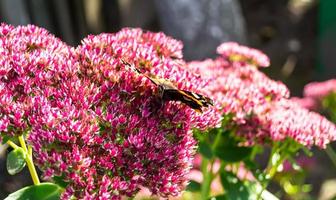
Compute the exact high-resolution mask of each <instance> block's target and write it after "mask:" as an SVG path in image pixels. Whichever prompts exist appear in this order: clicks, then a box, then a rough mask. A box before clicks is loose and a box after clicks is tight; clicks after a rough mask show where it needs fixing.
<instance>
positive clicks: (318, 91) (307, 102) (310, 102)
mask: <svg viewBox="0 0 336 200" xmlns="http://www.w3.org/2000/svg"><path fill="white" fill-rule="evenodd" d="M332 93H336V79H330V80H327V81H323V82H312V83H309V84H307V85H306V86H305V87H304V90H303V98H297V97H294V98H292V99H293V100H294V101H296V102H297V103H299V104H300V105H301V106H302V107H304V108H307V109H312V110H319V109H320V108H321V102H322V100H323V99H324V98H325V97H327V96H328V95H330V94H332Z"/></svg>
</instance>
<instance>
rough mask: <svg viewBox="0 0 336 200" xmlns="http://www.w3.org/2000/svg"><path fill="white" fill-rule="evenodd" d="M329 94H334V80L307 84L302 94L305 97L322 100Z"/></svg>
mask: <svg viewBox="0 0 336 200" xmlns="http://www.w3.org/2000/svg"><path fill="white" fill-rule="evenodd" d="M331 92H336V79H330V80H327V81H324V82H312V83H309V84H307V85H306V86H305V87H304V91H303V94H304V96H305V97H309V98H314V99H322V98H323V97H325V96H327V95H328V94H329V93H331Z"/></svg>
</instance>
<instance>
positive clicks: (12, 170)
mask: <svg viewBox="0 0 336 200" xmlns="http://www.w3.org/2000/svg"><path fill="white" fill-rule="evenodd" d="M25 158H26V153H25V152H24V150H23V149H22V148H21V147H20V148H17V149H14V150H13V151H11V152H10V153H9V154H8V155H7V171H8V173H9V174H10V175H14V174H17V173H19V172H20V171H21V170H22V169H23V168H24V167H25V166H26V160H25Z"/></svg>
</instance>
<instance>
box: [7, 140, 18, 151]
mask: <svg viewBox="0 0 336 200" xmlns="http://www.w3.org/2000/svg"><path fill="white" fill-rule="evenodd" d="M7 144H8V145H9V146H11V147H12V148H13V149H18V148H20V147H19V146H18V145H16V144H15V143H14V142H12V141H10V140H8V141H7Z"/></svg>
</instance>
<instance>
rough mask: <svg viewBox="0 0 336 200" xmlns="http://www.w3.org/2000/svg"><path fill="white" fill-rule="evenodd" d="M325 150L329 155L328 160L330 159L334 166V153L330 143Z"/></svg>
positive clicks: (335, 155) (335, 156)
mask: <svg viewBox="0 0 336 200" xmlns="http://www.w3.org/2000/svg"><path fill="white" fill-rule="evenodd" d="M326 152H327V155H328V156H329V158H330V160H331V161H332V163H333V164H334V165H335V167H336V153H335V151H334V149H333V148H332V147H331V146H330V145H327V148H326Z"/></svg>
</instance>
